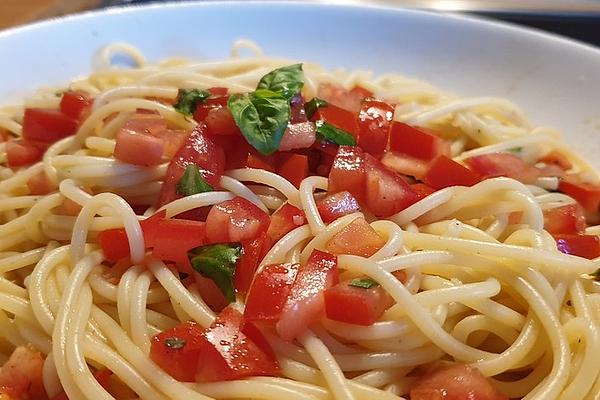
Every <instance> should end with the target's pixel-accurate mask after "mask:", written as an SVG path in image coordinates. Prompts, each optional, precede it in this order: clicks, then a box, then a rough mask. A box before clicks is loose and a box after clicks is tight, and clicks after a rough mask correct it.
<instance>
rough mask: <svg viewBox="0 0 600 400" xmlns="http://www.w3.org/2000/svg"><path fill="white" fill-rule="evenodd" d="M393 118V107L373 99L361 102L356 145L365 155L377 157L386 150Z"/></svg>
mask: <svg viewBox="0 0 600 400" xmlns="http://www.w3.org/2000/svg"><path fill="white" fill-rule="evenodd" d="M393 118H394V106H393V105H391V104H389V103H386V102H384V101H381V100H374V99H366V100H365V101H363V103H362V107H361V109H360V112H359V114H358V124H359V127H360V135H359V136H358V145H359V146H360V147H361V148H362V149H363V150H364V151H366V152H367V153H369V154H371V155H373V156H375V157H379V156H380V155H381V154H382V153H383V152H384V151H385V149H386V148H387V145H388V139H389V135H390V128H391V126H392V119H393Z"/></svg>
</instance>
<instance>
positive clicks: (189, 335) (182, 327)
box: [150, 321, 204, 382]
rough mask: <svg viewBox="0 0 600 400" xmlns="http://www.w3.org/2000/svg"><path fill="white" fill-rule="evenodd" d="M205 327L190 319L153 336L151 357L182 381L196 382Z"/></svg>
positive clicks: (168, 372)
mask: <svg viewBox="0 0 600 400" xmlns="http://www.w3.org/2000/svg"><path fill="white" fill-rule="evenodd" d="M203 333H204V329H203V328H202V327H201V326H200V325H198V324H197V323H196V322H193V321H188V322H184V323H182V324H179V325H177V326H175V327H173V328H171V329H169V330H166V331H164V332H161V333H159V334H158V335H156V336H154V337H153V338H152V343H151V347H150V358H151V359H152V361H154V362H155V363H156V364H158V366H159V367H161V368H162V369H163V370H164V371H165V372H166V373H167V374H169V375H171V376H172V377H173V378H175V379H177V380H178V381H182V382H194V381H195V378H196V368H195V366H196V365H197V364H198V360H199V359H200V354H201V345H200V344H201V343H202V342H203Z"/></svg>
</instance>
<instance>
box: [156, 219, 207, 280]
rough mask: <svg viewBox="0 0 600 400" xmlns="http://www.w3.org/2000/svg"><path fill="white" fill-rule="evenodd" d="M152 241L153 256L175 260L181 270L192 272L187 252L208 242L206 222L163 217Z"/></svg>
mask: <svg viewBox="0 0 600 400" xmlns="http://www.w3.org/2000/svg"><path fill="white" fill-rule="evenodd" d="M152 243H153V245H154V250H153V251H152V256H154V257H156V258H158V259H160V260H163V261H173V262H175V263H176V264H177V266H178V267H179V268H181V269H180V271H181V272H186V273H191V271H192V265H191V264H190V260H189V258H188V256H187V252H188V251H189V250H191V249H193V248H194V247H198V246H202V245H203V244H205V243H206V224H205V223H204V222H200V221H191V220H187V219H163V220H161V221H158V225H157V227H156V231H155V233H154V237H153V239H152Z"/></svg>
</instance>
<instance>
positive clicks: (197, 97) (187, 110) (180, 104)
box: [173, 89, 210, 117]
mask: <svg viewBox="0 0 600 400" xmlns="http://www.w3.org/2000/svg"><path fill="white" fill-rule="evenodd" d="M209 97H210V92H209V91H208V90H200V89H179V94H178V95H177V102H176V103H175V104H174V105H173V108H174V109H175V110H177V111H178V112H180V113H181V114H183V115H187V116H188V117H191V116H192V115H194V111H196V106H197V105H198V104H200V103H203V102H204V101H205V100H206V99H208V98H209Z"/></svg>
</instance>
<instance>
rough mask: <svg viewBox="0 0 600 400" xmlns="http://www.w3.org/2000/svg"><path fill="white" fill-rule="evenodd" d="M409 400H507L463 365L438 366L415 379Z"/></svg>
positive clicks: (486, 381) (477, 372) (485, 380)
mask: <svg viewBox="0 0 600 400" xmlns="http://www.w3.org/2000/svg"><path fill="white" fill-rule="evenodd" d="M410 399H411V400H433V399H444V400H466V399H469V400H508V397H506V396H504V395H503V394H501V393H499V392H498V391H497V390H496V389H495V388H494V387H493V386H492V384H491V383H490V382H489V381H488V380H487V379H486V378H485V377H484V376H483V375H481V372H479V371H478V370H477V369H475V368H473V367H471V366H469V365H465V364H456V363H450V364H442V363H440V364H439V365H437V366H435V367H433V368H432V369H430V371H428V372H427V373H425V374H424V375H423V376H421V377H419V378H417V380H416V381H415V382H414V383H413V385H412V387H411V389H410Z"/></svg>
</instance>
